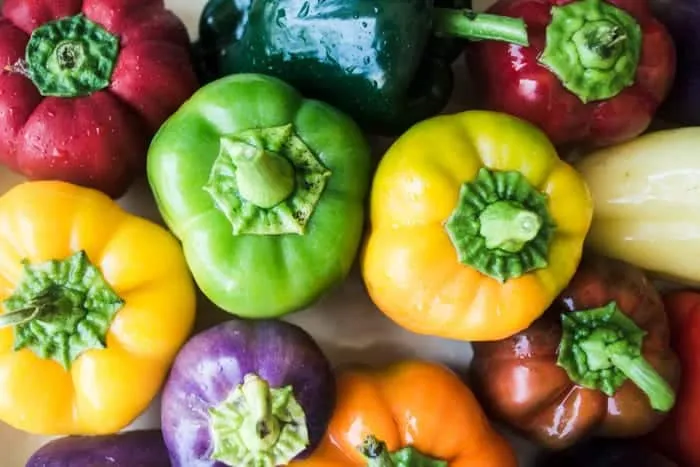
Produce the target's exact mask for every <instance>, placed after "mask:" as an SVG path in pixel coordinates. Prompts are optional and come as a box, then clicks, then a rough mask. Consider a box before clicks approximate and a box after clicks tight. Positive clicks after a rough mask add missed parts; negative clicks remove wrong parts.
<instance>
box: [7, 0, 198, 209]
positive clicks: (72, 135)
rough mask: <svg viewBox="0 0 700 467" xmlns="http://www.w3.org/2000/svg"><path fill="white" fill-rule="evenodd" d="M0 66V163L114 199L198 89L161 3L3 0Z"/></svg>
mask: <svg viewBox="0 0 700 467" xmlns="http://www.w3.org/2000/svg"><path fill="white" fill-rule="evenodd" d="M0 68H1V69H2V71H1V72H0V163H2V164H3V165H5V166H7V167H9V168H10V169H12V170H13V171H15V172H18V173H20V174H22V175H24V176H25V177H28V178H30V179H35V180H37V179H42V180H45V179H52V180H62V181H65V182H70V183H74V184H77V185H83V186H87V187H90V188H96V189H98V190H100V191H103V192H104V193H106V194H108V195H110V196H112V197H114V198H117V197H120V196H121V195H122V194H124V193H125V192H126V190H127V188H128V187H129V185H130V184H131V183H132V181H133V180H134V178H135V177H136V176H138V175H142V174H144V173H145V168H146V152H147V149H148V144H149V142H150V139H151V137H152V136H153V134H154V133H155V132H156V131H157V130H158V128H159V127H160V126H161V124H162V123H163V122H164V121H165V120H166V119H167V118H168V117H169V116H170V115H171V114H172V113H173V112H175V110H177V109H178V107H180V105H181V104H182V103H183V102H184V101H185V100H187V99H188V98H189V97H190V96H191V95H192V93H194V91H195V90H196V89H197V87H198V83H197V78H196V76H195V74H194V69H193V65H192V62H191V60H190V51H189V37H188V34H187V29H185V25H184V24H183V23H182V21H181V20H180V19H179V18H178V17H177V16H176V15H175V14H174V13H173V12H171V11H169V10H167V9H165V7H164V4H163V0H60V1H59V0H32V1H28V0H5V1H4V3H3V5H2V14H1V15H0Z"/></svg>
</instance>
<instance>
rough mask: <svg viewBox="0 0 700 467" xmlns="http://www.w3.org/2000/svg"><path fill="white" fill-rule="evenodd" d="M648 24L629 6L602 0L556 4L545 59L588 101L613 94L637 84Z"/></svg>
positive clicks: (569, 87) (542, 60)
mask: <svg viewBox="0 0 700 467" xmlns="http://www.w3.org/2000/svg"><path fill="white" fill-rule="evenodd" d="M642 42H643V41H642V30H641V27H640V26H639V24H638V23H637V21H636V20H635V19H634V17H633V16H631V15H630V14H629V13H627V12H626V11H625V10H623V9H621V8H618V7H616V6H615V5H613V4H611V3H609V2H604V1H601V0H578V1H574V2H570V3H567V4H566V5H562V6H554V7H553V8H552V20H551V22H550V24H549V25H548V26H547V30H546V43H545V48H544V51H543V52H542V54H541V55H540V57H539V59H538V60H539V62H540V64H542V65H543V66H544V67H546V68H548V69H549V70H550V71H551V72H552V73H553V74H554V75H556V76H557V77H558V78H559V80H560V81H561V83H562V85H563V86H564V87H565V88H566V89H567V90H569V91H570V92H571V93H572V94H574V95H575V96H577V97H578V98H579V99H580V100H581V101H582V102H584V103H585V102H591V101H599V100H605V99H609V98H612V97H614V96H616V95H618V94H619V93H620V92H622V91H623V90H624V89H625V88H627V87H628V86H630V85H632V84H633V83H634V81H635V78H636V75H637V67H638V65H639V59H640V55H641V49H642Z"/></svg>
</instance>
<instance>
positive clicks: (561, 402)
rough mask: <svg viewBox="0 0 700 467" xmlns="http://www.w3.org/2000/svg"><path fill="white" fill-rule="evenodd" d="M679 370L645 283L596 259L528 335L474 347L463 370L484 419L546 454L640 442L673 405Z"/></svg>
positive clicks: (625, 268) (658, 305)
mask: <svg viewBox="0 0 700 467" xmlns="http://www.w3.org/2000/svg"><path fill="white" fill-rule="evenodd" d="M679 370H680V368H679V364H678V359H677V357H676V354H675V353H674V352H673V351H672V350H671V348H670V347H669V329H668V322H667V317H666V314H665V312H664V307H663V303H662V302H661V297H660V296H659V294H658V292H657V291H656V289H655V288H654V286H653V285H652V283H651V282H649V281H648V280H647V278H646V277H645V276H644V274H643V273H642V272H641V271H639V270H638V269H636V268H634V267H632V266H629V265H627V264H624V263H621V262H618V261H615V260H610V259H604V258H602V257H585V258H584V260H583V261H582V263H581V267H580V268H579V270H578V272H577V273H576V276H574V278H573V280H572V281H571V284H570V285H569V286H568V287H567V288H566V290H565V291H564V292H563V293H562V294H561V295H560V297H559V298H558V299H557V300H556V302H555V303H554V304H553V305H552V307H551V308H550V309H549V310H548V311H547V313H545V314H544V315H543V316H542V317H541V318H540V319H539V320H537V321H536V322H535V323H534V324H533V325H532V326H531V327H530V328H528V329H527V330H525V331H523V332H521V333H518V334H515V335H514V336H512V337H510V338H508V339H504V340H501V341H497V342H483V343H476V344H475V345H474V361H473V363H472V371H473V376H474V388H475V390H476V391H477V393H478V394H480V395H481V396H483V398H482V399H481V400H482V401H483V403H484V406H485V407H486V408H487V409H488V410H489V411H490V413H492V414H493V415H494V416H495V417H497V418H499V419H501V420H503V421H504V422H506V423H509V424H510V425H511V426H512V427H514V428H516V429H518V430H520V431H521V432H523V433H524V434H525V435H527V436H529V437H530V438H531V439H533V440H534V441H537V442H538V443H540V444H541V445H543V446H545V447H547V448H550V449H564V448H568V447H571V446H572V445H574V444H576V443H577V442H579V441H581V440H583V439H584V438H587V437H589V436H602V437H609V438H633V437H637V436H642V435H645V434H647V433H649V432H650V431H652V430H653V429H654V428H655V427H656V426H657V425H658V424H659V423H660V422H661V421H662V420H663V418H664V417H666V416H667V415H668V411H669V410H670V409H671V408H672V406H673V403H674V402H675V399H674V397H675V396H674V389H675V388H676V387H677V385H678V379H679ZM640 375H641V377H640V378H638V377H639V376H640ZM633 377H634V378H636V379H641V383H640V382H639V381H636V379H635V380H634V381H633V380H632V378H633ZM652 406H654V407H655V408H654V407H652Z"/></svg>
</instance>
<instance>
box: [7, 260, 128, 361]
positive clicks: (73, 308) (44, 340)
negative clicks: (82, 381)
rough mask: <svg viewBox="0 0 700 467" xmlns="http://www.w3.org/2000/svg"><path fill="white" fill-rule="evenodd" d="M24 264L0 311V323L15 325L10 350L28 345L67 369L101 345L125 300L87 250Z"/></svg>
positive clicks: (41, 356)
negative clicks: (80, 357) (91, 260)
mask: <svg viewBox="0 0 700 467" xmlns="http://www.w3.org/2000/svg"><path fill="white" fill-rule="evenodd" d="M22 263H23V265H24V274H23V277H22V280H21V281H20V282H19V283H18V284H17V288H16V289H15V291H14V292H13V294H12V295H11V296H10V297H8V298H7V299H6V300H5V301H4V302H3V305H4V308H5V310H6V313H4V314H2V315H0V328H8V327H12V328H13V333H14V343H13V348H14V350H21V349H28V350H31V351H32V352H34V353H35V354H36V355H37V356H38V357H39V358H42V359H46V360H49V359H50V360H54V361H55V362H57V363H58V364H60V365H61V366H62V367H63V368H64V369H66V370H68V369H70V367H71V365H72V364H73V362H74V361H75V360H76V359H77V358H78V357H79V356H80V355H81V354H82V353H83V352H86V351H88V350H97V349H103V348H105V346H106V340H107V333H108V332H109V328H110V326H111V324H112V320H113V319H114V317H115V316H116V314H117V313H118V312H119V310H120V309H121V308H122V306H123V305H124V300H122V299H121V297H119V296H118V295H117V294H116V293H115V292H114V290H112V288H111V286H110V284H109V283H108V282H107V281H106V280H105V279H104V277H103V276H102V273H101V272H100V270H99V269H98V268H97V267H96V266H95V265H93V264H92V263H91V262H90V260H89V258H88V257H87V254H86V253H85V252H84V251H79V252H76V253H75V254H73V255H71V256H70V257H68V258H65V259H55V260H49V261H46V262H43V263H36V264H30V263H29V262H28V261H26V260H24V261H22Z"/></svg>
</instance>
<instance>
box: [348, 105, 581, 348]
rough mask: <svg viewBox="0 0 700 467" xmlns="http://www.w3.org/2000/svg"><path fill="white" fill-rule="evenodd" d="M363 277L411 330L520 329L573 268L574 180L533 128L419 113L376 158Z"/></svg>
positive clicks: (378, 300)
mask: <svg viewBox="0 0 700 467" xmlns="http://www.w3.org/2000/svg"><path fill="white" fill-rule="evenodd" d="M370 209H371V219H370V222H371V230H370V234H369V237H368V240H367V244H366V247H365V249H364V253H363V258H362V274H363V277H364V281H365V284H366V286H367V290H368V292H369V295H370V297H371V298H372V300H373V302H374V303H375V304H376V305H377V307H378V308H379V309H380V310H382V311H383V312H384V313H385V314H386V315H388V316H389V317H390V318H391V319H393V320H394V321H395V322H397V323H398V324H399V325H401V326H403V327H405V328H407V329H408V330H410V331H413V332H416V333H419V334H430V335H436V336H440V337H446V338H452V339H461V340H468V341H485V340H497V339H502V338H505V337H508V336H510V335H512V334H514V333H516V332H519V331H522V330H523V329H525V328H527V327H528V326H529V325H530V324H531V323H532V322H533V321H534V320H535V319H537V318H538V317H539V316H540V315H541V314H542V313H544V311H545V310H546V309H547V307H548V306H549V305H550V304H551V303H552V301H553V300H554V298H555V297H556V296H557V295H558V294H559V292H561V290H562V289H563V288H564V287H565V286H566V285H567V283H568V282H569V280H570V279H571V277H572V276H573V274H574V272H575V271H576V268H577V266H578V264H579V261H580V259H581V253H582V249H583V241H584V238H585V236H586V234H587V232H588V229H589V227H590V224H591V218H592V211H593V207H592V200H591V196H590V193H589V191H588V187H587V186H586V184H585V182H584V181H583V179H582V177H581V176H580V175H579V174H578V173H577V172H576V171H575V170H574V169H573V168H572V167H571V166H569V165H567V164H566V163H565V162H563V161H562V160H561V159H559V157H558V155H557V152H556V150H555V149H554V147H553V146H552V144H551V143H550V142H549V140H548V139H547V137H546V136H545V135H544V133H542V132H541V131H540V130H538V129H537V128H535V127H534V126H533V125H531V124H529V123H526V122H525V121H523V120H520V119H517V118H515V117H512V116H509V115H506V114H499V113H494V112H481V111H470V112H463V113H459V114H454V115H443V116H439V117H435V118H432V119H429V120H426V121H424V122H422V123H419V124H418V125H416V126H414V127H413V128H411V129H410V130H409V131H408V132H407V133H405V134H404V135H403V136H401V137H400V138H399V139H398V140H397V141H396V142H395V143H394V144H393V146H392V147H391V148H389V150H388V152H387V153H386V154H385V156H384V157H383V158H382V160H381V162H380V164H379V167H378V170H377V172H376V175H375V177H374V182H373V186H372V194H371V207H370Z"/></svg>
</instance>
